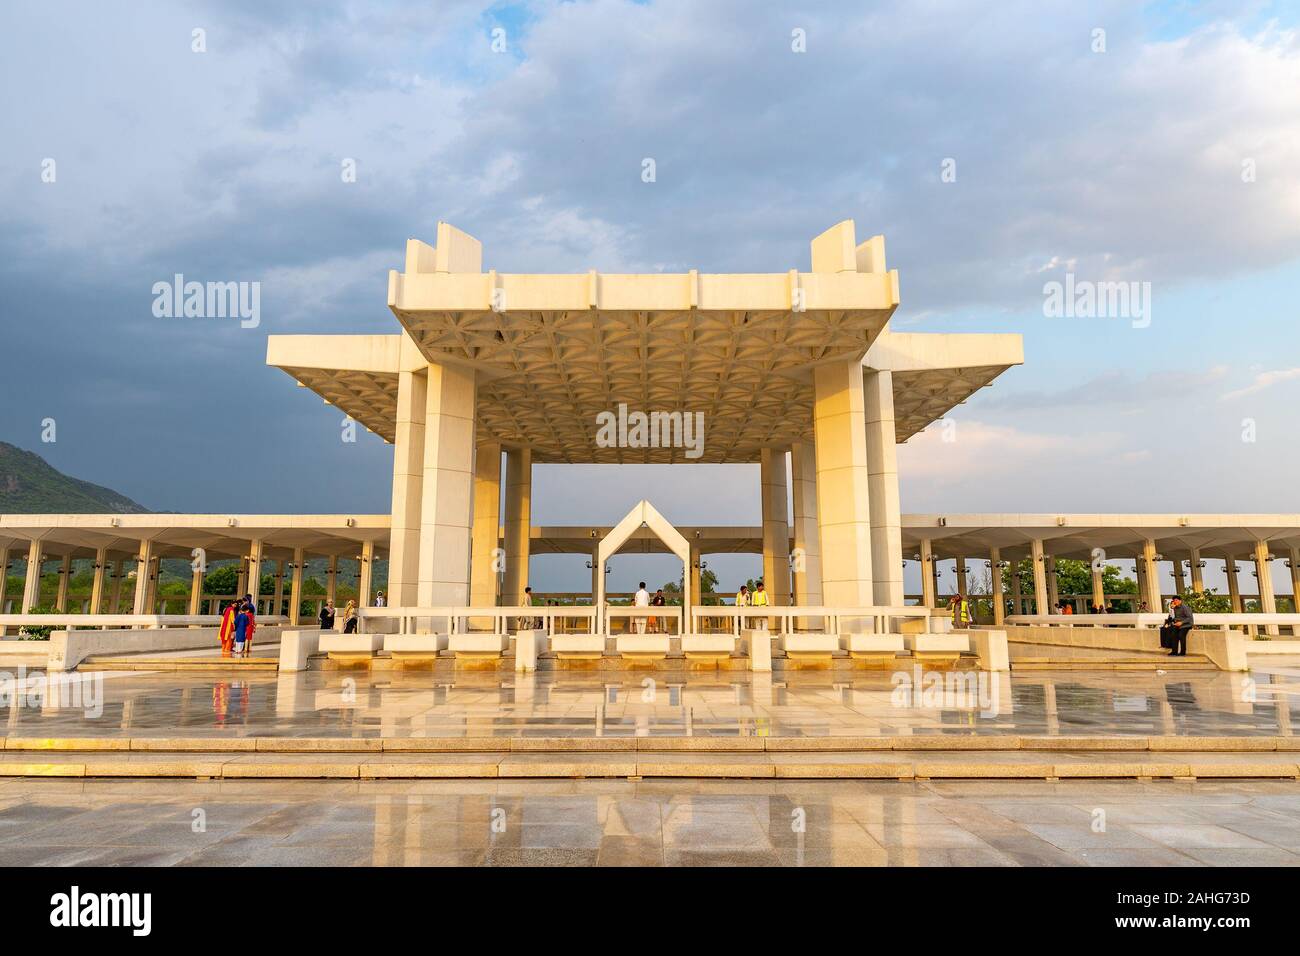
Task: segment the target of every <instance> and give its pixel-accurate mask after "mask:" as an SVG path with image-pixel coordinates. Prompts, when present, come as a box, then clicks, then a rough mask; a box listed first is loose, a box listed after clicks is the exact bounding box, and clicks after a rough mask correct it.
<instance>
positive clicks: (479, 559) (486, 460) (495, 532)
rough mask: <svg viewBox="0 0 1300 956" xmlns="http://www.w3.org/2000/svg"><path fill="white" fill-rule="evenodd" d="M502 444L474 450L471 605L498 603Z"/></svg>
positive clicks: (500, 555) (493, 443) (482, 605)
mask: <svg viewBox="0 0 1300 956" xmlns="http://www.w3.org/2000/svg"><path fill="white" fill-rule="evenodd" d="M500 535H501V443H500V442H484V443H483V444H481V445H479V446H478V448H476V449H475V450H474V540H473V544H472V546H471V548H470V560H471V562H472V566H471V568H470V578H469V603H470V604H472V605H473V606H474V607H490V606H493V605H495V604H496V603H497V582H498V581H499V580H500V579H499V577H498V571H499V570H500V569H501V560H500V559H501V557H502V554H501V553H500V546H501V538H500Z"/></svg>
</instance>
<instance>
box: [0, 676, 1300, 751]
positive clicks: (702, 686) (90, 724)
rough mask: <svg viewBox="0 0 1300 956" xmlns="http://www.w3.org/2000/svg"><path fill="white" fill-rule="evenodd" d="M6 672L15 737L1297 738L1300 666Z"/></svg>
mask: <svg viewBox="0 0 1300 956" xmlns="http://www.w3.org/2000/svg"><path fill="white" fill-rule="evenodd" d="M43 680H44V675H42V674H40V673H34V674H29V675H26V677H25V679H23V680H19V679H18V675H14V676H13V678H12V679H6V677H5V675H0V728H3V729H0V734H4V735H8V736H40V737H58V736H64V737H93V736H101V735H102V736H127V735H129V736H194V737H219V736H230V735H240V736H299V737H322V736H342V737H375V736H385V737H389V736H392V737H520V736H547V737H550V736H684V735H691V736H737V735H743V736H810V737H811V736H877V735H880V736H886V735H907V734H1013V733H1014V734H1074V735H1078V734H1088V735H1094V734H1114V735H1168V734H1186V735H1208V736H1220V735H1223V736H1234V735H1284V736H1290V735H1291V734H1292V713H1293V709H1294V707H1295V700H1296V697H1297V695H1300V668H1295V667H1287V666H1285V665H1276V666H1273V667H1260V668H1256V669H1255V670H1254V671H1252V672H1250V673H1249V674H1229V673H1224V672H1219V671H1212V670H1204V671H1177V672H1161V671H1142V672H1116V671H1104V670H1088V669H1086V668H1078V669H1071V670H1053V671H1025V672H1020V673H1016V672H1013V673H1011V674H1000V675H993V674H987V673H981V672H975V671H965V672H948V673H945V672H942V671H937V672H922V671H920V670H919V669H906V670H899V671H897V672H890V671H855V672H852V673H835V674H832V673H829V672H828V673H819V672H815V671H806V672H791V673H788V674H783V675H778V676H775V677H774V676H773V675H763V674H750V673H747V672H743V671H722V672H696V673H686V672H678V673H674V674H665V673H662V672H660V673H654V672H644V671H643V672H636V671H632V672H616V673H596V672H583V671H569V672H566V671H549V672H542V673H537V674H530V675H522V674H518V675H517V674H513V673H511V674H499V673H483V672H474V671H468V672H466V671H460V672H457V671H456V670H454V669H453V668H452V667H450V666H444V665H442V664H440V665H439V667H438V669H437V670H434V671H428V670H425V671H377V672H374V673H371V672H368V671H364V670H356V671H307V672H302V673H295V674H283V675H277V674H276V673H274V672H249V673H247V674H243V675H222V676H216V675H210V674H202V673H192V672H140V671H133V672H91V673H77V674H72V675H69V678H68V681H67V683H66V684H59V685H55V684H45V683H43Z"/></svg>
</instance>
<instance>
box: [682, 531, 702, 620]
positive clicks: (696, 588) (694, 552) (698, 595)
mask: <svg viewBox="0 0 1300 956" xmlns="http://www.w3.org/2000/svg"><path fill="white" fill-rule="evenodd" d="M690 546H691V550H690V562H691V566H690V573H689V574H687V575H686V579H687V580H688V581H690V583H691V600H692V601H694V602H695V603H696V604H703V603H704V600H703V597H702V595H703V593H704V591H703V589H702V588H701V587H700V579H701V578H702V577H703V574H702V573H701V570H700V561H701V559H702V558H703V555H702V554H700V545H699V542H698V541H696V540H694V539H692V540H691V541H690ZM687 626H688V627H689V622H688V624H687Z"/></svg>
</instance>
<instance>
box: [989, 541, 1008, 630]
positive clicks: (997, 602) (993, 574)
mask: <svg viewBox="0 0 1300 956" xmlns="http://www.w3.org/2000/svg"><path fill="white" fill-rule="evenodd" d="M989 581H990V582H991V583H990V586H989V590H990V591H991V592H992V594H991V595H990V598H991V600H992V602H993V624H994V625H995V626H997V625H1001V624H1002V623H1003V622H1005V621H1006V616H1007V604H1006V597H1005V596H1004V595H1003V594H1002V551H1001V549H999V548H990V549H989Z"/></svg>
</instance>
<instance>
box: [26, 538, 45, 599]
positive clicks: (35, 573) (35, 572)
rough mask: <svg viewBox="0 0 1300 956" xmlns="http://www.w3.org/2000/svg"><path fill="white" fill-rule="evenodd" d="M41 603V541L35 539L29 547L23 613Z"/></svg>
mask: <svg viewBox="0 0 1300 956" xmlns="http://www.w3.org/2000/svg"><path fill="white" fill-rule="evenodd" d="M40 603H41V543H40V541H33V542H32V543H31V544H30V545H28V547H27V576H26V577H25V578H23V609H22V613H23V614H30V613H31V612H32V608H34V607H39V606H40Z"/></svg>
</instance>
